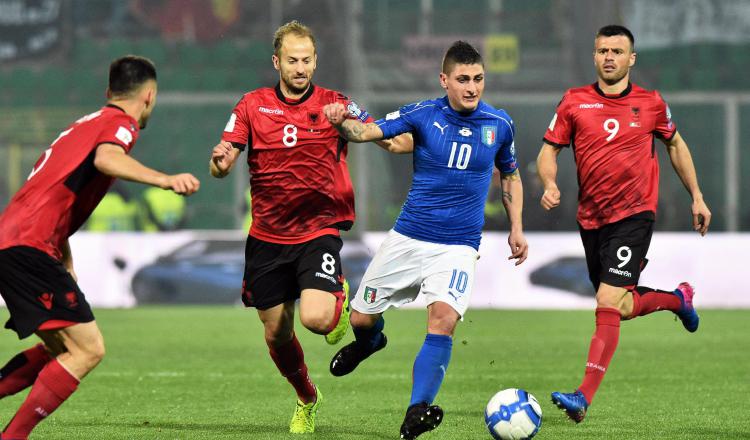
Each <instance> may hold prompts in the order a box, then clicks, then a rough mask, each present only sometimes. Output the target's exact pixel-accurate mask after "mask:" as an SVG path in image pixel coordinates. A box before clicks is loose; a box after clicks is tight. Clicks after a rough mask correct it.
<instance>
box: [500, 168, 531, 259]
mask: <svg viewBox="0 0 750 440" xmlns="http://www.w3.org/2000/svg"><path fill="white" fill-rule="evenodd" d="M500 185H501V187H502V191H503V206H505V213H506V214H507V216H508V222H509V223H510V235H508V245H509V246H510V252H511V254H510V256H509V257H508V259H509V260H516V266H518V265H519V264H521V263H523V262H524V261H526V258H527V257H528V255H529V244H528V243H527V242H526V237H524V235H523V220H522V213H523V183H522V181H521V173H520V172H519V171H518V170H515V171H513V172H512V173H510V174H502V175H501V176H500Z"/></svg>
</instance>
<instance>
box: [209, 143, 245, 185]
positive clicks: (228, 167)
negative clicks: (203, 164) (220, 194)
mask: <svg viewBox="0 0 750 440" xmlns="http://www.w3.org/2000/svg"><path fill="white" fill-rule="evenodd" d="M240 153H242V151H240V149H239V148H237V147H235V146H234V145H232V143H231V142H227V141H221V142H219V143H218V144H217V145H216V146H215V147H214V149H213V151H212V152H211V160H210V161H209V163H208V167H209V171H210V172H211V175H212V176H214V177H217V178H219V179H221V178H223V177H226V176H227V175H228V174H229V172H230V171H232V167H234V164H235V162H236V161H237V158H238V157H239V156H240Z"/></svg>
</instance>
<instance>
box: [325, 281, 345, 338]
mask: <svg viewBox="0 0 750 440" xmlns="http://www.w3.org/2000/svg"><path fill="white" fill-rule="evenodd" d="M331 294H333V296H335V297H336V308H335V309H334V310H333V320H332V321H331V325H330V327H328V329H327V330H326V334H328V333H331V332H332V331H333V329H335V328H336V326H337V325H339V321H340V320H341V312H342V311H343V310H344V299H345V297H344V295H346V293H345V292H344V291H343V290H342V291H341V292H331Z"/></svg>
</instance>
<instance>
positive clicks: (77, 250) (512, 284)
mask: <svg viewBox="0 0 750 440" xmlns="http://www.w3.org/2000/svg"><path fill="white" fill-rule="evenodd" d="M210 237H217V238H227V237H230V238H236V239H238V240H243V239H244V234H243V233H242V232H239V231H224V232H205V231H183V232H175V233H163V234H160V233H154V234H142V233H109V234H97V233H86V232H81V233H78V234H76V235H74V236H73V237H72V238H71V247H72V250H73V256H74V262H75V267H76V273H77V274H78V278H79V283H80V285H81V288H82V289H83V291H84V293H85V294H86V296H87V298H88V299H89V301H90V303H91V304H92V305H93V306H95V307H132V306H134V305H135V300H134V299H133V296H132V294H131V292H130V281H131V279H132V277H133V274H134V273H135V272H136V271H137V270H138V269H139V268H140V267H142V266H144V265H146V264H149V263H152V262H153V261H154V260H156V258H157V257H158V256H160V255H165V254H167V253H169V252H171V251H172V250H174V249H175V248H177V247H178V246H180V245H182V244H184V243H187V242H188V241H190V240H192V239H194V238H210ZM384 237H385V233H384V232H370V233H366V234H365V235H364V237H363V241H364V242H365V244H366V245H367V246H368V247H369V248H370V249H372V251H373V253H374V252H375V250H377V247H378V246H379V245H380V243H381V241H382V240H383V239H384ZM527 239H528V241H529V246H530V253H529V259H528V260H527V261H526V262H525V263H523V264H522V265H520V266H517V267H516V266H514V265H513V263H512V262H511V261H508V260H507V256H508V255H509V249H508V245H507V235H506V234H505V233H499V232H495V233H485V234H484V238H483V240H482V246H481V248H480V254H481V258H480V260H479V262H478V263H477V273H476V283H475V288H474V292H473V295H472V298H471V307H472V308H504V309H520V308H524V309H592V308H593V307H594V300H593V298H592V297H585V296H581V295H577V294H574V293H569V292H566V291H563V290H559V289H553V288H545V287H540V286H537V285H533V284H531V282H530V281H529V275H530V274H531V272H532V271H534V270H535V269H537V268H539V267H540V266H543V265H545V264H547V263H549V262H551V261H553V260H555V259H557V258H559V257H563V256H579V257H582V256H583V248H582V246H581V243H580V239H579V237H578V234H577V233H529V234H527ZM748 249H750V234H733V233H709V235H708V236H707V237H700V236H699V235H698V234H696V233H656V234H655V235H654V238H653V240H652V243H651V249H650V251H649V254H648V258H649V264H648V267H647V269H646V270H645V271H644V272H643V274H642V276H641V282H640V284H641V285H646V286H650V287H655V288H661V289H672V288H674V287H675V286H676V285H677V284H678V283H679V282H681V281H683V280H688V281H690V282H691V283H693V284H694V285H695V286H696V289H697V292H698V294H697V296H696V300H695V303H696V305H697V306H698V307H710V308H750V289H747V288H745V287H744V283H743V281H744V276H743V275H744V271H745V270H748V268H747V267H746V266H747V265H748V264H750V260H749V259H748V258H747V257H748ZM115 258H121V259H122V260H124V261H126V262H127V266H126V267H125V269H123V270H121V269H118V268H117V267H116V266H115V264H114V263H113V260H114V259H115ZM238 295H239V286H238ZM423 305H424V304H422V303H420V302H416V303H415V304H411V305H410V306H412V307H422V306H423Z"/></svg>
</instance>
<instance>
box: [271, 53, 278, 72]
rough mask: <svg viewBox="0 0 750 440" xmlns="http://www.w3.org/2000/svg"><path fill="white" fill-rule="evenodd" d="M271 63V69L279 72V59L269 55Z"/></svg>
mask: <svg viewBox="0 0 750 440" xmlns="http://www.w3.org/2000/svg"><path fill="white" fill-rule="evenodd" d="M271 62H273V68H274V69H276V70H279V68H280V67H279V57H277V56H276V54H273V55H271Z"/></svg>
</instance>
